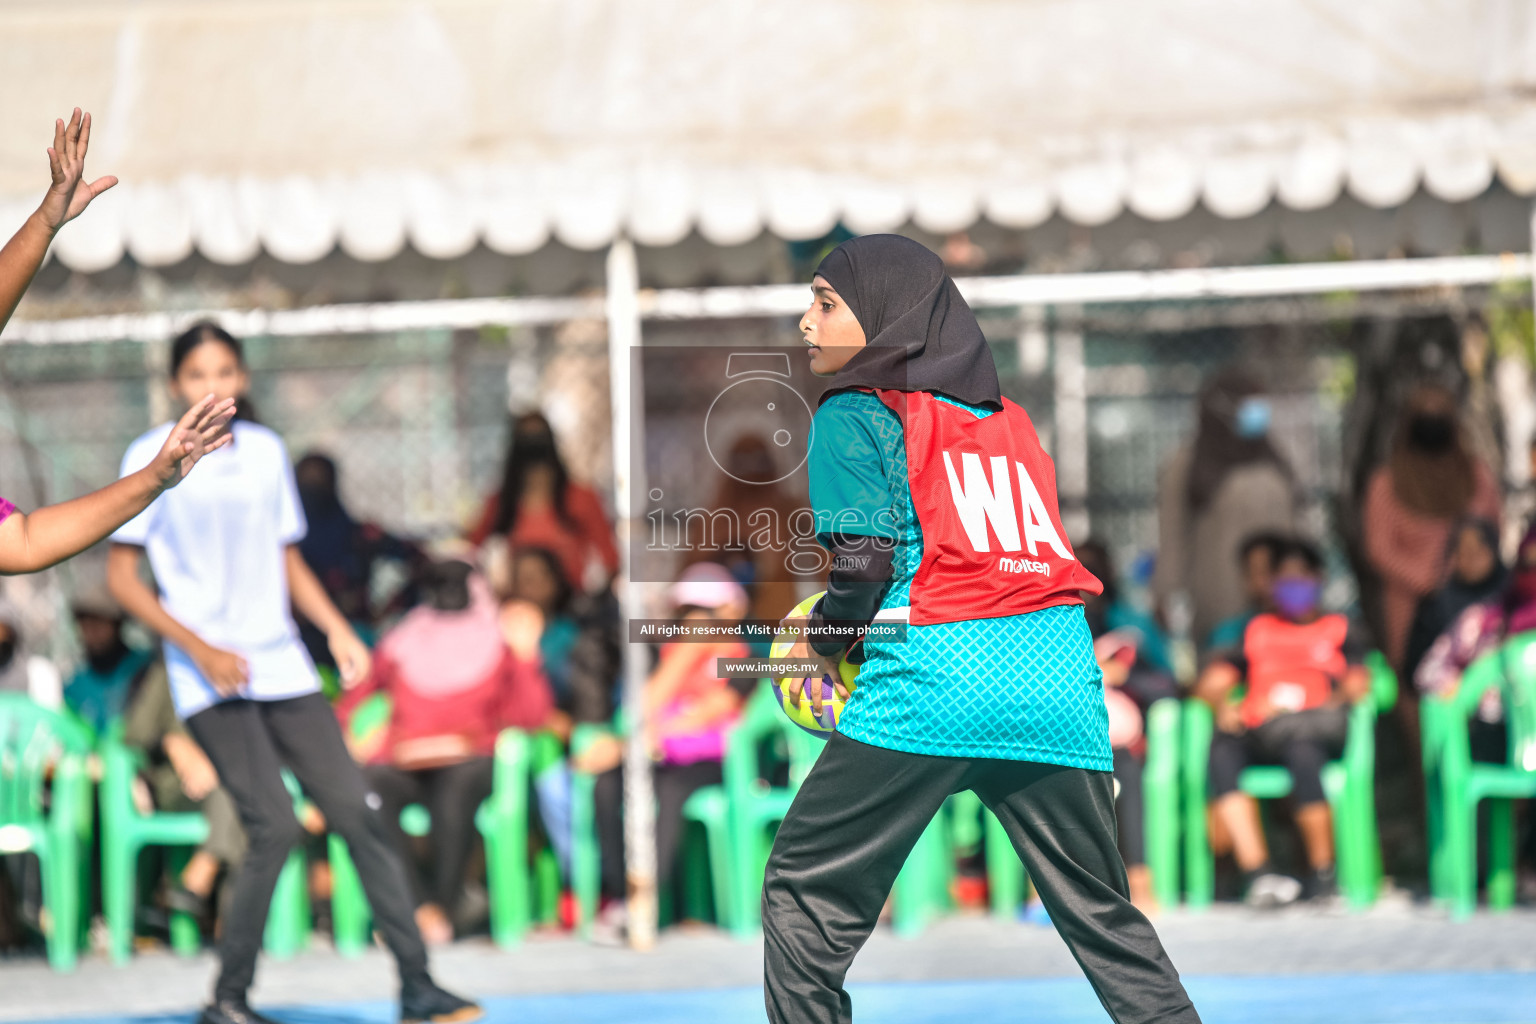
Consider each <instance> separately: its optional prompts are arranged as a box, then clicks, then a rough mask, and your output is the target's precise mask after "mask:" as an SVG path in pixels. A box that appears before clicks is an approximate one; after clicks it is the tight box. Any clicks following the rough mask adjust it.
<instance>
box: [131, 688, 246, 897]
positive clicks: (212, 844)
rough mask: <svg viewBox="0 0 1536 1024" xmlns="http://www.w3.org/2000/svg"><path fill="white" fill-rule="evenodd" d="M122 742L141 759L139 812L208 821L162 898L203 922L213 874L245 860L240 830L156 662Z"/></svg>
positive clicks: (216, 775) (136, 698)
mask: <svg viewBox="0 0 1536 1024" xmlns="http://www.w3.org/2000/svg"><path fill="white" fill-rule="evenodd" d="M123 743H124V744H125V745H127V746H128V747H130V748H132V749H134V750H137V751H139V752H140V753H141V754H143V755H144V760H145V768H144V771H143V775H142V777H143V779H144V782H145V784H146V787H145V790H144V791H143V792H142V793H141V794H139V795H140V796H141V798H142V800H143V805H142V806H140V808H139V810H140V811H143V812H148V811H149V810H151V809H154V810H160V811H168V812H182V811H193V810H196V811H200V812H201V813H202V815H203V817H204V818H206V819H207V820H208V838H207V840H206V841H204V843H203V845H201V846H199V847H198V848H197V850H196V851H195V852H193V854H192V857H191V859H190V860H188V861H187V866H186V867H185V868H183V869H182V871H181V874H180V875H179V876H177V878H176V880H175V881H174V882H173V883H172V884H171V886H170V889H169V890H168V891H167V893H166V905H167V907H169V908H170V909H171V910H181V911H185V912H187V913H189V914H192V915H194V916H196V917H197V918H198V919H199V920H203V919H206V917H207V913H208V900H209V897H210V896H212V895H213V888H214V884H215V883H216V882H217V881H218V877H219V872H220V871H221V870H225V871H228V872H230V873H233V872H234V871H235V869H237V868H238V867H239V866H240V862H241V860H242V859H244V857H245V831H244V830H243V829H242V828H241V827H240V815H239V813H238V812H237V811H236V810H235V802H234V800H233V799H232V798H231V797H230V795H229V792H228V791H227V790H225V789H224V788H222V787H221V786H220V785H219V773H218V772H217V771H216V770H215V769H214V767H213V762H211V761H209V760H208V755H206V754H204V753H203V748H202V747H200V746H198V745H197V741H196V740H194V739H193V738H192V737H191V735H190V734H189V733H188V732H187V729H186V726H184V725H183V724H182V721H181V719H180V718H179V717H177V715H176V707H175V705H174V704H173V703H172V702H171V685H170V681H169V679H168V678H167V676H166V672H165V664H164V663H163V662H162V661H160V660H159V659H158V658H156V659H155V660H154V661H153V662H152V663H151V665H150V666H149V669H148V671H147V672H146V673H145V674H144V680H143V682H142V684H140V686H139V688H138V690H137V692H136V693H135V694H134V695H133V699H132V700H131V701H129V703H128V707H127V712H126V718H125V720H124V724H123Z"/></svg>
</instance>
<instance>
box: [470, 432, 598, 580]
mask: <svg viewBox="0 0 1536 1024" xmlns="http://www.w3.org/2000/svg"><path fill="white" fill-rule="evenodd" d="M492 537H505V538H506V541H507V544H508V545H509V546H510V547H511V549H512V550H513V551H517V550H519V549H521V548H525V547H541V548H545V549H547V550H549V551H551V552H553V553H554V555H555V557H556V558H557V559H559V563H560V571H561V574H562V575H563V576H564V577H565V581H566V583H568V584H569V585H570V586H571V588H572V589H573V590H578V591H598V590H602V589H604V588H605V587H606V586H607V584H608V583H611V582H612V580H613V575H614V573H616V572H618V570H619V549H618V545H617V544H616V543H615V542H614V537H613V527H612V526H611V525H609V523H608V517H607V515H606V514H605V513H604V512H603V503H602V501H601V499H599V498H598V496H597V492H596V491H594V490H592V488H590V487H588V486H586V485H585V484H580V483H577V482H576V481H574V480H572V479H571V478H570V474H569V473H568V472H567V471H566V468H565V461H564V460H563V459H562V458H561V457H560V452H559V449H558V448H557V447H556V446H555V434H554V431H553V430H552V429H551V428H550V425H549V421H548V420H547V419H545V418H544V416H543V415H542V414H541V413H536V412H533V413H527V414H525V415H522V416H517V417H514V419H513V421H512V436H511V438H510V439H509V440H508V442H507V456H506V464H505V466H504V468H503V470H502V477H501V486H500V488H499V489H498V490H497V491H496V492H495V493H493V494H492V495H491V496H490V497H488V498H487V499H486V501H485V507H484V510H483V511H482V512H481V515H480V520H479V522H478V523H477V524H476V525H475V527H474V529H473V530H471V531H470V534H469V541H470V543H471V544H474V545H476V546H477V547H478V546H479V545H482V544H484V543H485V542H486V541H487V540H489V539H491V538H492ZM594 560H595V561H594ZM589 569H590V571H591V574H592V575H591V576H589ZM595 577H601V579H600V580H596V579H595ZM589 582H595V583H600V584H601V585H592V586H589V585H588V583H589Z"/></svg>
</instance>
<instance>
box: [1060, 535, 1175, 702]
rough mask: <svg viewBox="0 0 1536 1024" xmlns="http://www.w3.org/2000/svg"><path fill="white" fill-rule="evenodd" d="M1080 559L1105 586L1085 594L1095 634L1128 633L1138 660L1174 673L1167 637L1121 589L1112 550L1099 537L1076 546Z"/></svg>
mask: <svg viewBox="0 0 1536 1024" xmlns="http://www.w3.org/2000/svg"><path fill="white" fill-rule="evenodd" d="M1077 558H1078V561H1080V562H1081V563H1082V564H1083V568H1085V569H1087V570H1088V571H1089V572H1091V573H1093V574H1094V575H1095V576H1097V577H1098V579H1099V582H1100V583H1102V584H1103V585H1104V592H1103V593H1102V594H1092V595H1086V594H1085V595H1084V598H1083V610H1084V613H1085V614H1086V615H1087V616H1088V626H1089V628H1090V629H1091V630H1092V631H1093V635H1094V636H1100V635H1102V634H1104V633H1107V632H1109V631H1110V630H1117V631H1122V632H1129V633H1132V634H1134V637H1135V640H1136V653H1137V660H1139V661H1141V662H1142V663H1144V664H1145V665H1147V666H1148V667H1149V668H1152V669H1155V670H1156V671H1158V672H1162V673H1165V674H1167V675H1169V676H1172V675H1173V662H1172V661H1171V660H1170V659H1169V656H1168V640H1167V638H1166V637H1164V636H1163V631H1162V630H1161V629H1159V628H1158V625H1157V621H1156V620H1155V619H1153V618H1152V616H1151V615H1148V614H1147V613H1146V612H1144V611H1142V610H1141V609H1140V608H1137V607H1136V606H1135V605H1134V604H1132V603H1131V601H1130V599H1129V598H1127V597H1126V596H1125V595H1124V594H1123V593H1122V592H1121V590H1120V574H1119V573H1118V572H1116V571H1115V566H1114V563H1113V561H1112V560H1111V559H1110V557H1109V549H1108V548H1107V547H1105V546H1104V545H1103V544H1102V543H1100V542H1099V541H1097V540H1086V541H1084V542H1083V543H1081V544H1079V545H1078V546H1077Z"/></svg>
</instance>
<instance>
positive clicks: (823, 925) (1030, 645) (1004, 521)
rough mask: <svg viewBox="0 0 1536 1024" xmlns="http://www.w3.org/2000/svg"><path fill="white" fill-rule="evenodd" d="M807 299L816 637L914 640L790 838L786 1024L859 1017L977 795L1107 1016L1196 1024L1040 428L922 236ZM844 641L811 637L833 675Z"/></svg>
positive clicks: (884, 240) (824, 274)
mask: <svg viewBox="0 0 1536 1024" xmlns="http://www.w3.org/2000/svg"><path fill="white" fill-rule="evenodd" d="M812 292H813V294H814V296H815V299H814V301H813V302H812V305H811V308H810V310H809V311H808V312H807V313H806V315H805V316H804V317H803V318H802V319H801V321H800V329H801V331H802V333H803V334H804V336H805V342H806V344H807V345H809V346H810V363H811V370H812V371H813V372H815V373H817V374H819V375H830V376H831V377H832V387H831V388H830V389H829V390H828V391H827V393H826V394H825V395H824V396H823V398H822V400H821V404H820V407H819V408H818V409H817V412H816V416H815V420H814V424H813V429H812V439H813V440H812V442H811V451H810V455H809V459H808V470H809V474H810V498H811V506H812V508H813V510H814V511H815V514H816V524H817V531H818V539H819V540H820V541H821V542H822V543H823V544H824V545H825V546H826V547H828V548H829V549H830V551H831V552H832V555H833V562H832V572H831V575H830V578H829V580H828V585H827V596H826V597H825V598H823V599H822V601H821V602H820V603H819V604H818V605H817V607H816V608H815V609H814V610H813V611H812V613H811V615H810V622H811V625H812V627H813V628H814V627H815V626H816V625H817V624H818V623H823V622H837V623H840V624H844V625H846V624H856V625H865V624H868V623H869V622H871V621H873V620H875V619H876V618H879V619H881V620H885V619H893V620H905V621H907V622H908V623H909V625H908V627H907V629H906V636H905V639H904V641H902V642H896V641H894V640H889V641H876V640H874V639H866V640H864V641H862V643H861V644H860V645H859V646H860V648H861V651H859V652H856V654H855V657H859V656H862V658H863V664H862V667H861V669H860V674H859V686H858V688H857V690H855V691H854V693H853V695H852V697H851V698H850V699H849V701H848V703H847V705H846V707H845V708H844V710H843V713H842V715H841V716H840V718H839V720H838V732H836V733H834V734H833V735H832V736H831V738H830V740H829V741H828V743H827V748H826V750H824V751H823V752H822V754H821V757H820V759H819V760H818V761H817V762H816V766H815V767H814V768H813V769H812V770H811V772H810V774H809V776H808V777H807V778H806V780H805V782H804V784H803V785H802V786H801V788H800V791H799V793H798V794H797V795H796V797H795V801H794V803H793V805H792V806H791V807H790V810H789V814H788V816H787V817H786V818H785V819H784V823H783V824H782V825H781V826H780V828H779V832H778V837H777V838H776V839H775V841H774V845H773V854H772V857H771V858H770V859H769V862H768V872H767V878H766V881H765V883H764V887H763V933H764V940H765V942H764V946H765V950H764V960H765V963H764V973H765V978H764V990H765V995H766V998H767V1004H768V1017H769V1019H770V1020H771V1021H774V1022H775V1024H810V1022H823V1021H825V1022H829V1024H830V1022H839V1024H841V1022H846V1021H849V1020H851V1019H852V1004H851V1002H850V1000H849V997H848V993H847V992H846V991H844V989H843V978H844V976H845V975H846V973H847V971H848V967H849V965H850V964H851V963H852V962H853V957H854V955H855V954H856V953H857V952H858V950H859V948H860V947H861V946H862V945H863V944H864V941H865V940H866V939H867V938H868V937H869V933H870V931H871V930H872V929H873V928H874V925H875V919H876V917H877V916H878V915H879V913H880V908H881V907H882V906H883V905H884V903H885V898H886V895H887V894H888V893H889V892H890V889H891V885H892V883H893V882H894V881H895V879H896V874H897V872H898V871H899V870H900V868H901V865H902V863H903V861H905V860H906V858H907V854H908V853H909V852H910V851H911V850H912V847H913V846H914V844H915V843H916V842H917V839H918V837H919V836H920V835H921V834H922V832H923V829H924V828H925V827H926V826H927V825H928V822H929V820H930V819H932V817H933V816H934V814H935V813H936V812H937V811H938V810H939V808H940V806H941V805H942V804H943V803H944V801H945V800H946V799H947V798H948V797H949V796H950V794H952V793H956V792H959V791H960V790H964V789H972V790H975V792H976V794H977V795H978V796H980V797H981V799H982V801H983V802H984V803H985V804H986V805H987V806H988V807H989V808H991V810H992V811H993V812H994V813H995V814H996V815H997V817H998V819H999V820H1000V821H1001V822H1002V824H1003V827H1004V829H1005V830H1006V831H1007V833H1008V836H1009V838H1010V839H1011V840H1012V841H1013V845H1014V848H1015V849H1016V850H1017V851H1018V854H1019V856H1020V857H1021V858H1023V860H1024V863H1025V864H1026V865H1027V866H1028V868H1029V873H1030V877H1031V878H1033V879H1034V881H1035V885H1036V887H1037V888H1038V889H1039V892H1040V898H1041V899H1042V900H1043V901H1044V903H1045V906H1046V908H1047V909H1048V910H1049V911H1050V915H1051V920H1052V921H1053V922H1054V923H1055V925H1056V928H1057V929H1058V931H1060V933H1061V935H1062V937H1063V938H1064V939H1065V940H1066V941H1067V945H1068V946H1069V947H1071V950H1072V953H1073V955H1074V956H1076V958H1077V960H1078V962H1079V963H1080V964H1082V966H1083V970H1084V972H1085V973H1086V974H1087V975H1088V978H1089V980H1090V981H1091V982H1092V983H1093V987H1094V990H1095V991H1096V992H1097V993H1098V996H1099V999H1100V1000H1101V1001H1102V1002H1103V1004H1104V1008H1105V1009H1106V1010H1108V1011H1109V1015H1110V1016H1111V1017H1112V1018H1113V1019H1114V1020H1115V1021H1117V1022H1119V1024H1132V1022H1146V1021H1154V1020H1155V1021H1158V1022H1160V1024H1175V1022H1177V1024H1193V1022H1198V1021H1199V1016H1198V1015H1197V1014H1196V1013H1195V1009H1194V1007H1193V1006H1192V1005H1191V1004H1190V1001H1189V997H1188V996H1187V995H1186V994H1185V992H1184V987H1183V985H1182V984H1180V982H1179V976H1178V972H1176V971H1175V970H1174V969H1173V965H1172V964H1171V963H1170V962H1169V960H1168V957H1167V955H1166V954H1165V953H1164V952H1163V947H1162V944H1161V943H1160V942H1159V941H1158V938H1157V935H1156V933H1154V932H1153V930H1152V926H1151V924H1149V923H1148V922H1147V919H1146V918H1145V917H1144V916H1142V914H1141V912H1140V911H1138V910H1137V909H1136V908H1135V907H1133V906H1132V905H1131V902H1130V899H1129V898H1128V895H1127V887H1126V876H1125V866H1124V865H1123V864H1122V863H1121V860H1120V854H1119V852H1118V850H1117V849H1116V847H1115V806H1114V792H1113V788H1112V785H1113V784H1112V776H1111V769H1112V767H1113V762H1112V756H1111V753H1110V746H1109V731H1108V714H1107V712H1106V710H1105V705H1104V689H1103V682H1102V676H1101V673H1100V671H1099V668H1098V664H1097V663H1096V661H1095V660H1094V655H1093V641H1092V638H1091V636H1090V634H1089V630H1088V625H1087V622H1086V621H1085V619H1084V617H1083V609H1082V599H1081V598H1080V597H1079V596H1078V595H1079V593H1080V592H1083V591H1087V592H1089V593H1098V592H1099V590H1100V589H1101V588H1100V584H1099V581H1098V580H1097V579H1095V578H1094V577H1093V576H1092V575H1091V574H1090V573H1089V572H1088V571H1087V570H1085V569H1084V568H1083V567H1082V565H1081V563H1079V562H1078V560H1077V559H1076V558H1075V557H1074V555H1073V553H1072V548H1071V546H1070V545H1069V544H1068V542H1067V538H1066V531H1065V530H1064V529H1063V528H1062V525H1061V518H1060V515H1059V514H1058V511H1057V507H1056V474H1055V468H1054V466H1053V465H1052V463H1051V460H1050V458H1049V457H1048V456H1046V454H1045V452H1044V451H1043V450H1042V449H1041V447H1040V442H1039V440H1038V438H1037V437H1036V436H1035V429H1034V426H1033V425H1032V424H1031V423H1030V420H1029V416H1028V414H1026V413H1025V412H1024V410H1023V409H1022V408H1020V407H1019V406H1017V405H1015V404H1014V403H1012V402H1010V401H1008V400H1007V399H1004V398H1003V397H1002V395H1001V393H1000V392H999V389H998V382H997V368H996V367H995V365H994V364H993V362H992V355H991V352H990V350H989V349H988V348H987V343H986V339H985V338H984V337H983V336H982V333H981V328H980V326H979V325H978V324H977V323H976V318H975V317H974V316H973V315H972V313H971V311H970V308H969V307H968V306H967V305H966V304H965V300H964V299H963V298H961V297H960V293H959V291H958V290H957V289H956V288H955V284H954V282H953V281H951V280H950V279H949V277H948V275H947V274H945V272H944V267H943V264H942V263H941V262H940V261H939V258H938V257H937V256H935V255H934V254H933V253H931V252H929V251H928V250H927V249H926V248H924V247H923V246H922V245H919V244H918V243H917V242H914V241H911V240H910V239H907V238H902V237H900V236H897V235H866V236H864V237H861V238H855V239H853V240H851V241H849V242H845V243H844V244H842V245H841V246H839V247H838V248H837V249H835V250H833V252H832V253H831V254H829V255H828V256H827V258H826V259H825V260H823V261H822V263H821V265H820V266H819V267H818V268H817V270H816V276H815V279H814V281H813V283H812ZM843 646H844V645H843V644H842V643H840V642H838V641H827V640H820V639H816V638H815V637H814V636H813V638H812V639H811V641H810V642H809V647H812V648H814V649H815V652H816V654H818V655H821V656H823V657H825V658H828V659H829V660H832V661H835V660H836V659H837V658H839V657H840V656H841V655H842V654H843ZM793 653H794V654H795V655H796V656H802V657H803V656H808V655H809V651H808V650H807V649H806V647H805V646H802V647H800V649H799V650H798V651H796V652H793ZM833 678H837V673H836V670H835V669H833ZM815 689H819V687H817V688H815ZM804 697H805V695H801V694H796V695H794V697H792V699H804ZM820 697H821V694H820V693H813V694H811V695H810V698H811V699H813V700H815V699H819V698H820Z"/></svg>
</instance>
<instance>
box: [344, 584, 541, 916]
mask: <svg viewBox="0 0 1536 1024" xmlns="http://www.w3.org/2000/svg"><path fill="white" fill-rule="evenodd" d="M422 596H423V599H424V602H425V603H424V604H422V605H421V606H420V607H417V608H415V609H412V610H411V611H410V612H409V613H407V614H406V616H405V618H403V619H401V620H400V624H399V625H397V626H396V627H395V628H394V629H392V630H390V631H389V632H388V633H386V634H385V635H384V639H383V641H382V642H381V643H380V645H379V649H378V652H377V656H376V657H375V659H374V663H373V670H372V672H371V673H370V675H369V677H368V678H367V679H366V680H364V681H363V682H362V683H360V684H359V685H357V686H356V687H354V688H353V689H351V690H349V691H347V692H346V693H345V694H344V695H343V697H342V699H341V701H340V703H339V704H338V705H337V713H338V714H339V715H340V716H341V718H342V720H343V723H346V724H350V723H349V719H350V717H351V715H352V714H353V712H355V711H356V710H357V708H358V707H359V705H361V704H362V702H363V701H364V700H365V699H366V698H368V697H369V696H371V695H373V694H376V693H382V694H385V695H387V696H388V697H389V698H390V700H391V703H392V708H391V712H390V719H389V723H388V725H387V726H386V727H385V729H384V730H383V731H382V733H381V734H380V735H378V736H377V737H376V738H375V739H374V742H372V743H371V744H370V745H369V746H370V749H362V750H359V749H354V755H357V756H358V758H359V760H361V761H363V762H364V763H365V765H366V767H365V769H364V774H365V775H366V776H367V778H368V781H369V784H370V785H371V786H372V787H373V791H374V792H375V793H377V794H378V795H379V798H380V799H381V800H382V801H383V806H382V808H381V810H380V813H381V814H382V816H383V821H384V827H385V828H386V829H387V830H388V831H389V832H390V833H391V835H392V836H393V838H394V841H395V843H396V844H397V845H398V847H399V850H400V852H401V855H402V856H403V857H404V858H405V859H406V861H407V863H408V864H411V865H413V866H415V867H416V870H413V871H412V872H411V873H410V874H411V884H412V888H413V891H414V894H415V897H416V907H417V909H416V921H417V924H418V926H419V927H420V928H421V933H422V937H423V938H424V939H426V940H427V941H428V942H432V943H439V944H440V943H444V942H448V941H451V940H452V939H453V936H454V915H455V913H456V912H457V911H458V909H459V903H460V897H461V896H462V895H463V893H464V876H465V870H466V867H467V865H468V862H469V855H470V852H471V851H472V850H473V848H474V843H475V812H476V811H477V810H478V809H479V807H480V804H481V803H482V802H483V801H484V800H485V798H486V797H488V796H490V795H491V788H492V784H493V781H494V774H495V762H494V760H493V756H492V755H493V754H494V753H495V749H496V738H497V736H498V735H499V734H500V733H501V730H503V729H506V728H515V729H538V728H541V727H543V725H544V724H545V722H546V721H547V720H548V719H549V714H550V708H551V700H550V694H549V683H548V682H547V681H546V680H545V678H544V672H543V670H542V668H541V667H540V664H539V648H538V644H539V632H540V629H541V627H542V622H541V618H542V617H541V616H540V614H539V611H538V609H537V608H535V607H534V606H533V605H530V604H527V603H518V604H517V605H516V606H515V607H514V609H510V610H509V611H508V613H507V614H506V615H502V616H498V610H497V606H496V598H495V596H494V595H493V594H492V593H491V588H490V585H489V584H488V583H487V582H486V581H485V579H484V578H483V577H481V576H480V575H479V574H478V573H476V572H475V571H474V569H473V567H471V566H470V564H469V563H468V562H466V561H460V560H459V559H457V558H446V559H442V560H440V561H437V562H434V563H433V564H432V565H431V566H429V567H428V569H427V570H426V572H425V574H424V576H423V580H422ZM504 624H505V626H506V634H505V636H504V635H503V625H504ZM416 803H419V804H422V805H424V806H425V807H426V808H427V810H428V812H430V814H431V815H432V834H431V836H430V837H429V844H430V846H431V860H430V866H431V871H430V877H427V876H425V875H424V874H423V872H422V871H421V870H420V867H419V865H417V861H416V859H415V857H414V856H412V853H413V851H412V848H411V844H410V840H409V838H408V837H407V836H406V834H405V832H404V830H403V829H402V828H401V827H400V812H401V811H402V810H403V809H404V808H405V807H406V806H407V805H409V804H416Z"/></svg>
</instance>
